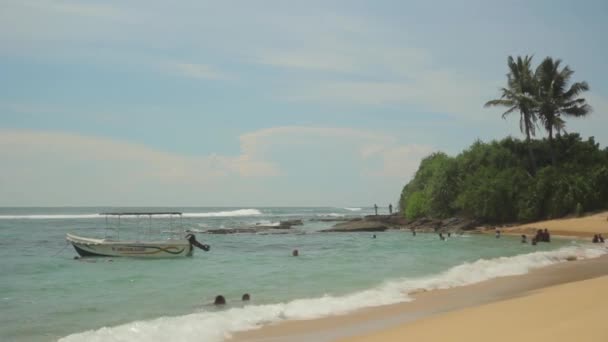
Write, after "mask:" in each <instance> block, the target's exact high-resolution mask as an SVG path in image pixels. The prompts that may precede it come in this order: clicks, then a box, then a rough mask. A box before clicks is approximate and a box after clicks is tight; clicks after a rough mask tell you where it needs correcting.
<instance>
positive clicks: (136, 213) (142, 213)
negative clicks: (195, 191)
mask: <svg viewBox="0 0 608 342" xmlns="http://www.w3.org/2000/svg"><path fill="white" fill-rule="evenodd" d="M99 215H108V216H137V215H150V216H153V215H182V213H180V212H177V211H174V212H153V213H148V212H132V213H100V214H99Z"/></svg>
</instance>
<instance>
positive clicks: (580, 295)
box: [342, 276, 608, 342]
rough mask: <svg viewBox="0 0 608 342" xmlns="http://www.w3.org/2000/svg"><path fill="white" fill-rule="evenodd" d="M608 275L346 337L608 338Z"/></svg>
mask: <svg viewBox="0 0 608 342" xmlns="http://www.w3.org/2000/svg"><path fill="white" fill-rule="evenodd" d="M607 292H608V276H604V277H600V278H595V279H590V280H584V281H579V282H574V283H568V284H564V285H558V286H554V287H548V288H544V289H542V290H539V291H536V292H533V293H532V294H529V295H527V296H524V297H519V298H515V299H509V300H505V301H500V302H495V303H491V304H486V305H482V306H477V307H472V308H466V309H463V310H460V311H455V312H450V313H447V314H443V315H439V316H433V317H429V318H425V319H421V320H418V321H415V322H413V323H410V324H404V325H401V326H398V327H396V328H391V329H387V330H384V331H381V332H378V333H372V334H369V335H363V336H357V337H352V338H347V339H344V340H342V341H343V342H362V341H380V342H392V341H395V342H397V341H417V342H425V341H454V342H458V341H466V342H475V341H480V342H481V341H493V342H500V341H505V342H507V341H508V342H512V341H535V342H542V341H547V342H549V341H551V342H566V341H567V342H571V341H585V342H594V341H597V342H600V341H601V342H606V341H608V325H607V324H606V317H608V303H607V302H606V300H605V295H606V293H607Z"/></svg>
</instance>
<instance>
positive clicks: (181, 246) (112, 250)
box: [66, 212, 209, 258]
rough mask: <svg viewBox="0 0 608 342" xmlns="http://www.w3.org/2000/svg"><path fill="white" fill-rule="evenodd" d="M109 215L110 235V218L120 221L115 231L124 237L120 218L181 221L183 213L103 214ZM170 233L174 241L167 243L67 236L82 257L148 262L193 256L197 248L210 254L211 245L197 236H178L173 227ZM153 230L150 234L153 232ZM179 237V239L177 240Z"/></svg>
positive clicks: (170, 239)
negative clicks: (145, 260) (140, 258)
mask: <svg viewBox="0 0 608 342" xmlns="http://www.w3.org/2000/svg"><path fill="white" fill-rule="evenodd" d="M100 215H106V235H107V231H108V229H109V228H108V226H107V220H108V216H116V217H118V222H119V227H118V228H116V229H112V230H113V231H116V235H117V236H118V237H120V218H121V217H123V216H131V217H132V216H136V217H140V216H142V215H143V216H148V217H149V219H150V221H151V220H152V217H153V216H159V215H162V216H168V217H173V216H174V215H178V216H179V217H180V221H181V215H182V213H178V212H162V213H158V212H156V213H133V212H129V213H102V214H100ZM171 228H172V229H171V230H170V235H171V236H170V237H169V238H168V239H165V240H147V239H144V240H140V239H137V240H120V239H113V238H108V237H106V238H103V239H97V238H89V237H82V236H78V235H75V234H69V233H68V234H66V240H67V241H68V242H70V243H71V244H72V246H74V249H75V250H76V252H77V253H78V254H79V255H80V256H81V257H144V258H171V257H181V256H192V253H193V250H194V247H198V248H200V249H202V250H204V251H208V250H209V246H208V245H204V244H201V243H199V242H198V241H197V240H196V237H195V236H194V235H193V234H186V233H185V232H183V230H181V224H180V230H181V231H178V232H175V231H174V229H173V227H171ZM150 231H151V229H149V230H148V232H150ZM175 236H178V237H177V238H176V237H175Z"/></svg>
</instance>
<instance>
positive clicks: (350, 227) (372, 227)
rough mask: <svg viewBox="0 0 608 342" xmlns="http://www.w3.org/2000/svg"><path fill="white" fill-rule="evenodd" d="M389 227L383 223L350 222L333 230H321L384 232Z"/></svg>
mask: <svg viewBox="0 0 608 342" xmlns="http://www.w3.org/2000/svg"><path fill="white" fill-rule="evenodd" d="M387 229H388V227H387V226H386V225H385V224H383V223H381V222H373V221H363V220H359V221H350V222H343V223H338V224H336V225H334V226H333V227H332V228H329V229H324V230H321V232H383V231H385V230H387Z"/></svg>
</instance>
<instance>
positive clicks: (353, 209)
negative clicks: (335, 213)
mask: <svg viewBox="0 0 608 342" xmlns="http://www.w3.org/2000/svg"><path fill="white" fill-rule="evenodd" d="M344 209H345V210H350V211H361V208H344Z"/></svg>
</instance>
